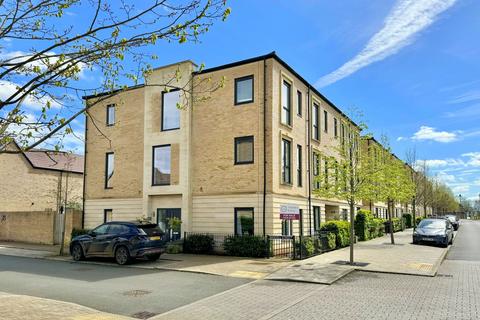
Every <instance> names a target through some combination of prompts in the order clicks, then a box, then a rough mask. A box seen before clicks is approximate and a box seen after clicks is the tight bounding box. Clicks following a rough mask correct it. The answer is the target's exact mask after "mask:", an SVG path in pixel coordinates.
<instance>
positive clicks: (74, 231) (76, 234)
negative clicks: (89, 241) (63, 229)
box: [71, 228, 91, 239]
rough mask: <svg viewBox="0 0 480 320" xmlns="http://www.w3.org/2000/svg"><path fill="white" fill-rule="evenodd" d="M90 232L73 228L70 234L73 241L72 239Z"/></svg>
mask: <svg viewBox="0 0 480 320" xmlns="http://www.w3.org/2000/svg"><path fill="white" fill-rule="evenodd" d="M90 231H91V230H90V229H75V228H73V229H72V233H71V237H72V239H73V238H74V237H77V236H81V235H82V234H87V233H89V232H90Z"/></svg>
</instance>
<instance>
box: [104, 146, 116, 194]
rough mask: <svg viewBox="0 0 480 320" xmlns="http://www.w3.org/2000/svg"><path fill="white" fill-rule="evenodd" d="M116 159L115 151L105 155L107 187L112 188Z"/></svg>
mask: <svg viewBox="0 0 480 320" xmlns="http://www.w3.org/2000/svg"><path fill="white" fill-rule="evenodd" d="M114 160H115V155H114V153H113V152H107V153H106V155H105V189H110V188H112V176H113V168H114Z"/></svg>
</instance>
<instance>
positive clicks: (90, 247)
mask: <svg viewBox="0 0 480 320" xmlns="http://www.w3.org/2000/svg"><path fill="white" fill-rule="evenodd" d="M165 243H166V241H165V233H164V232H163V231H162V230H161V229H160V228H159V226H158V225H157V224H152V223H139V222H121V221H113V222H107V223H104V224H102V225H100V226H98V227H96V228H95V229H93V230H92V231H90V232H88V233H87V234H83V235H79V236H77V237H75V238H73V239H72V241H71V242H70V255H71V256H72V258H73V260H75V261H80V260H83V259H85V258H90V257H111V258H114V259H115V261H116V262H117V263H118V264H119V265H125V264H128V263H130V262H132V260H134V259H136V258H146V259H148V260H150V261H155V260H157V259H158V258H160V255H161V254H162V253H164V252H165Z"/></svg>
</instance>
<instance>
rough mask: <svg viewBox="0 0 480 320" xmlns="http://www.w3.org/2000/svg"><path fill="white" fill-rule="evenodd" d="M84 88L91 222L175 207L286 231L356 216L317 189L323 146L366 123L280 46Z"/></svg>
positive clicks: (207, 222) (188, 222)
mask: <svg viewBox="0 0 480 320" xmlns="http://www.w3.org/2000/svg"><path fill="white" fill-rule="evenodd" d="M165 84H168V85H165ZM216 84H218V85H216ZM172 87H173V88H172ZM175 87H177V88H183V89H184V90H175ZM84 99H85V101H86V103H87V104H89V105H91V108H90V109H89V115H88V116H87V119H86V134H85V137H86V146H85V156H86V160H85V163H86V167H85V169H86V171H85V173H86V174H85V193H84V201H85V204H84V210H85V211H84V223H85V227H86V228H92V227H94V226H96V225H98V224H100V223H102V222H104V221H109V220H135V219H139V218H142V217H147V218H150V219H152V220H153V221H156V222H158V223H159V224H160V225H163V226H165V227H166V225H165V224H166V223H167V221H168V219H169V218H171V217H177V218H180V219H181V220H182V232H185V231H189V232H211V233H223V234H225V233H226V234H232V233H236V234H259V235H263V234H285V235H290V234H299V233H300V232H301V233H303V234H311V233H313V232H314V231H315V230H316V229H318V227H319V226H320V223H323V222H325V221H326V220H331V219H348V205H347V203H346V202H344V201H340V200H336V199H321V198H319V197H316V196H315V195H314V193H313V192H312V190H313V189H314V187H315V185H314V184H315V183H317V182H316V181H315V179H314V176H315V175H317V174H318V172H319V170H323V169H322V168H323V166H322V159H321V157H320V154H328V155H333V156H335V151H334V150H335V146H338V145H339V144H340V143H341V142H342V141H343V140H344V139H346V138H347V137H349V136H350V135H351V133H353V134H355V135H358V134H359V131H360V129H359V127H358V126H357V125H356V124H355V123H354V122H353V121H351V120H350V119H349V118H348V117H347V116H346V115H345V114H344V113H343V112H342V111H341V110H340V109H339V108H338V107H336V106H335V105H334V104H333V103H332V102H331V101H329V100H328V99H327V98H326V97H324V96H323V95H322V94H321V93H320V92H318V91H317V90H316V89H315V88H314V87H313V86H312V85H311V84H309V83H308V82H307V81H306V80H305V79H304V78H302V77H301V76H300V75H299V74H298V73H297V72H295V71H294V70H293V69H292V68H291V67H290V66H289V65H288V64H287V63H285V62H284V61H283V60H282V59H280V58H279V57H278V56H277V55H276V54H275V53H270V54H267V55H264V56H259V57H255V58H252V59H248V60H243V61H238V62H235V63H231V64H227V65H223V66H219V67H214V68H210V69H203V70H200V71H198V70H197V67H196V65H195V64H194V63H193V62H191V61H183V62H179V63H176V64H172V65H168V66H164V67H161V68H157V69H154V70H153V72H152V73H151V74H149V75H148V76H147V78H146V79H145V84H144V85H139V86H134V87H130V88H128V89H126V90H123V91H120V92H117V93H115V94H106V93H105V94H98V95H92V96H87V97H84ZM178 106H185V107H183V108H182V107H181V108H178ZM281 212H282V214H281ZM281 217H282V218H284V219H282V218H281ZM292 217H294V218H299V220H289V219H290V218H292ZM285 218H287V219H285Z"/></svg>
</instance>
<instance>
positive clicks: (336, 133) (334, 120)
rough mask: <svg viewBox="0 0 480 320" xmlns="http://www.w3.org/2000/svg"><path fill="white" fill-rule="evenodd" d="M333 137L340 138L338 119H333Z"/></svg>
mask: <svg viewBox="0 0 480 320" xmlns="http://www.w3.org/2000/svg"><path fill="white" fill-rule="evenodd" d="M333 136H334V138H338V119H337V118H336V117H334V118H333Z"/></svg>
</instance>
